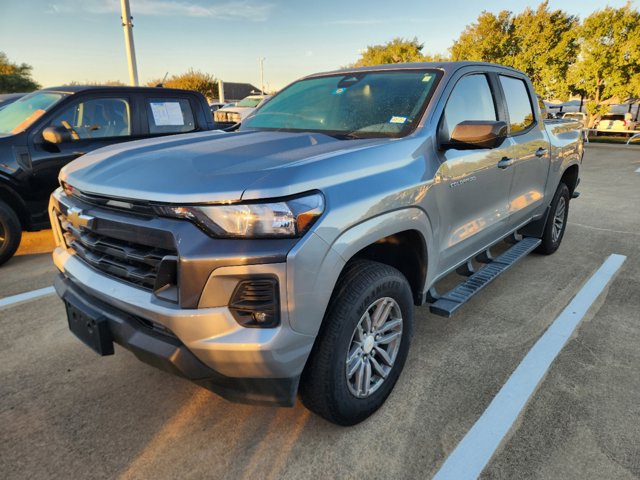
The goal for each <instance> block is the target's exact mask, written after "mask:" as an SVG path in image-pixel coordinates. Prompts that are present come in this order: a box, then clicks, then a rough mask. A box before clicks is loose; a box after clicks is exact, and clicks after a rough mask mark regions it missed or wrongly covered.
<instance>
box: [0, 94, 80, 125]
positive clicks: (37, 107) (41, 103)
mask: <svg viewBox="0 0 640 480" xmlns="http://www.w3.org/2000/svg"><path fill="white" fill-rule="evenodd" d="M66 96H67V94H65V93H57V92H34V93H31V94H29V95H26V96H24V97H22V98H21V99H19V100H16V101H15V102H13V103H12V104H10V105H7V106H6V107H5V108H3V109H2V110H0V135H11V134H16V133H20V132H23V131H24V130H26V129H27V128H29V126H30V125H31V124H32V123H33V122H35V121H36V120H37V119H39V118H40V117H41V116H42V115H44V114H45V113H46V112H47V111H48V110H49V109H51V107H53V106H54V105H55V104H56V103H58V102H59V101H60V100H62V99H63V98H64V97H66Z"/></svg>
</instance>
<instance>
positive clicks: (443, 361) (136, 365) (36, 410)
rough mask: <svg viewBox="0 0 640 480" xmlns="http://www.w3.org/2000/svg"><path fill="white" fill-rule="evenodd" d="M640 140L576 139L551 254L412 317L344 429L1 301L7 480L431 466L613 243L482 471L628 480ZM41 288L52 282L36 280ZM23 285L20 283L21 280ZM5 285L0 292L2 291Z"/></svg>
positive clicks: (295, 474)
mask: <svg viewBox="0 0 640 480" xmlns="http://www.w3.org/2000/svg"><path fill="white" fill-rule="evenodd" d="M638 167H640V150H638V149H634V148H633V147H630V148H626V149H625V148H623V147H613V148H612V147H604V146H595V145H593V146H589V147H588V150H587V154H586V156H585V160H584V168H583V173H582V184H581V185H580V187H579V190H580V191H581V192H582V196H581V197H580V198H579V199H578V200H576V201H574V202H572V203H571V211H570V214H569V215H570V216H569V220H570V223H569V228H568V229H567V232H566V235H565V238H564V241H563V244H562V246H561V248H560V250H559V251H558V252H557V253H556V254H555V255H553V256H550V257H543V256H538V255H530V256H529V257H528V258H526V259H524V260H523V261H522V262H521V263H519V264H518V265H516V266H514V267H513V269H512V270H510V271H509V272H507V273H506V274H504V275H503V276H501V277H500V278H498V279H497V280H496V281H495V282H494V283H492V284H491V285H489V286H488V287H487V288H486V289H485V290H484V291H483V292H482V293H480V294H479V295H478V296H477V297H476V298H474V299H473V300H471V301H470V302H469V303H468V305H466V306H465V307H463V308H462V309H461V311H460V312H459V313H457V314H456V316H454V317H453V318H452V319H444V318H440V317H436V316H433V315H430V314H429V313H428V309H427V308H420V309H418V310H417V314H416V328H415V333H414V339H413V344H412V349H411V352H410V354H409V359H408V361H407V364H406V366H405V370H404V372H403V374H402V376H401V378H400V380H399V382H398V384H397V386H396V388H395V390H394V392H393V393H392V395H391V396H390V397H389V399H388V401H387V402H386V404H385V405H384V406H383V407H382V409H381V410H380V411H379V412H378V413H377V414H375V415H374V416H373V417H371V418H370V419H368V420H366V421H365V422H363V423H362V424H360V425H357V426H355V427H351V428H341V427H336V426H334V425H331V424H328V423H327V422H325V421H323V420H321V419H319V418H317V417H315V416H313V415H311V414H309V413H308V412H307V411H306V410H305V409H304V408H303V407H302V406H301V405H299V404H298V405H296V406H295V407H294V408H292V409H270V408H265V407H252V406H246V405H236V404H232V403H229V402H226V401H225V400H222V399H220V398H218V397H216V396H215V395H214V394H212V393H209V392H208V391H206V390H203V389H200V388H199V387H196V386H194V385H192V384H190V383H189V382H186V381H184V380H182V379H179V378H176V377H173V376H171V375H169V374H165V373H163V372H160V371H158V370H155V369H153V368H152V367H149V366H146V365H144V364H142V363H140V362H139V361H138V360H136V359H135V357H134V356H133V355H132V354H130V353H129V352H127V351H125V350H123V349H121V348H118V347H116V355H114V356H110V357H104V358H100V357H98V356H96V355H95V354H94V353H92V352H91V351H90V350H89V349H88V348H86V347H85V346H84V345H83V344H81V343H80V342H79V341H78V340H76V339H75V338H74V337H73V336H72V334H71V333H69V332H68V329H67V326H66V320H65V317H64V308H63V306H62V304H61V303H60V301H59V300H58V299H57V298H56V297H55V296H47V297H42V298H39V299H37V300H33V301H30V302H26V303H20V304H16V305H13V306H10V307H7V308H4V309H2V310H0V328H1V329H2V332H3V335H2V336H0V378H1V379H2V381H1V385H2V387H1V388H0V471H1V472H3V476H4V477H5V478H45V477H62V478H64V477H74V478H112V477H122V478H149V477H151V478H154V477H155V478H175V477H178V476H180V477H190V478H193V477H206V478H234V479H235V478H296V479H299V478H317V477H324V478H356V477H359V478H362V477H366V478H372V479H376V478H394V479H396V478H429V477H431V476H433V475H434V474H435V473H436V472H437V471H438V469H439V468H440V466H441V465H442V464H443V462H444V461H445V459H446V457H447V456H448V454H449V453H450V452H451V451H452V450H453V449H454V448H455V447H456V445H457V444H458V443H459V442H460V440H461V439H462V438H463V437H464V435H465V434H466V432H467V431H468V430H469V429H470V428H471V427H472V426H473V424H474V423H475V422H476V420H477V419H478V418H479V417H480V416H481V415H482V413H483V412H484V410H485V409H486V408H487V406H488V405H489V403H490V402H491V400H492V399H493V398H494V396H495V395H496V393H497V392H498V391H499V390H500V388H501V387H502V385H503V384H504V383H505V381H506V379H507V378H508V377H509V375H510V374H511V373H512V372H513V370H514V369H515V368H516V367H517V365H518V364H519V363H520V361H521V360H522V358H523V357H524V355H525V354H526V352H527V351H528V350H529V349H530V348H531V346H532V345H533V344H534V343H535V342H536V340H537V339H538V338H539V337H540V336H541V335H542V334H543V333H544V332H545V330H546V329H547V327H548V326H549V325H550V324H551V323H552V322H553V321H554V319H555V318H556V317H557V316H558V314H559V313H560V312H561V311H562V310H563V309H564V308H565V307H566V306H567V304H568V303H569V302H570V300H571V299H572V297H573V296H574V295H575V293H576V292H577V291H578V290H579V289H580V288H581V286H582V285H583V283H584V282H585V281H586V280H587V279H588V278H589V277H590V276H591V275H592V274H593V272H594V271H595V270H597V269H598V267H599V266H600V265H601V264H602V262H603V261H604V260H605V259H606V258H607V257H608V256H609V254H611V253H618V254H622V255H626V256H627V260H626V262H625V263H624V265H623V266H622V269H621V270H620V272H619V274H618V275H617V276H616V277H615V279H614V280H613V282H612V283H611V284H610V285H609V287H608V289H607V290H606V291H605V292H604V293H603V295H601V296H600V297H599V298H598V300H597V301H596V303H595V304H594V306H593V307H592V308H591V310H590V311H589V313H588V314H587V317H586V318H585V319H584V320H583V322H582V323H581V325H580V326H579V327H578V329H577V331H576V332H575V334H574V335H573V337H572V338H571V339H570V341H569V343H568V344H567V345H566V347H565V348H564V349H563V350H562V351H561V353H560V355H559V356H558V358H557V359H556V361H555V362H554V363H553V364H552V366H551V368H550V370H549V372H548V374H547V375H546V377H545V378H544V380H543V381H542V383H541V384H540V386H539V388H538V390H537V391H536V392H535V393H534V395H533V397H532V398H531V400H530V401H529V403H528V404H527V406H526V408H525V410H524V411H523V412H522V414H521V415H520V417H519V421H518V422H517V423H516V424H515V425H514V427H513V428H512V429H511V431H510V432H509V434H508V436H507V437H506V438H505V440H504V442H503V443H502V444H501V446H500V447H499V449H498V451H497V452H496V454H495V455H494V457H493V459H492V460H491V462H490V463H489V464H488V466H487V467H486V468H485V470H484V472H483V474H482V477H483V478H541V479H547V478H563V479H565V478H566V479H571V478H576V479H578V478H580V479H583V478H616V479H617V478H637V477H638V476H640V452H639V447H638V445H640V421H638V419H639V418H640V407H639V405H640V403H639V402H638V398H640V368H639V365H640V351H639V350H638V348H637V346H638V344H640V314H639V313H638V312H640V298H639V296H638V291H640V247H639V245H640V229H639V228H638V227H639V226H640V209H639V208H638V206H639V205H640V188H639V187H640V175H639V174H637V173H635V170H636V169H637V168H638ZM52 272H53V268H52V267H51V266H50V261H49V259H48V257H47V256H38V255H33V256H29V257H28V258H27V259H26V260H25V259H21V258H20V257H18V258H15V259H13V260H11V261H10V262H9V263H8V264H7V265H6V266H5V267H2V269H0V297H2V296H7V295H9V294H13V293H20V292H21V291H27V290H31V289H34V288H38V287H40V286H46V285H47V281H46V279H47V278H48V279H49V280H48V281H49V282H50V277H48V275H49V274H50V273H52ZM49 284H50V283H49ZM21 289H22V290H21ZM6 292H12V293H6Z"/></svg>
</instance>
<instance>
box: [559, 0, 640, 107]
mask: <svg viewBox="0 0 640 480" xmlns="http://www.w3.org/2000/svg"><path fill="white" fill-rule="evenodd" d="M578 36H579V42H580V53H579V56H578V58H579V61H578V62H576V63H575V64H574V65H573V66H572V67H571V69H570V72H569V80H570V82H571V84H572V85H573V87H574V90H581V91H583V92H584V93H586V95H587V96H588V97H589V98H593V99H594V100H595V102H596V103H599V102H600V101H601V100H602V99H605V98H611V97H613V96H618V97H619V99H620V100H625V99H627V98H632V99H637V98H640V78H639V77H640V13H639V12H638V11H637V10H634V9H632V8H631V4H630V3H627V5H626V6H624V7H622V8H612V7H606V8H604V9H602V10H598V11H596V12H594V13H592V14H591V15H589V16H588V17H587V18H585V19H584V22H583V23H582V25H581V26H580V28H579V29H578Z"/></svg>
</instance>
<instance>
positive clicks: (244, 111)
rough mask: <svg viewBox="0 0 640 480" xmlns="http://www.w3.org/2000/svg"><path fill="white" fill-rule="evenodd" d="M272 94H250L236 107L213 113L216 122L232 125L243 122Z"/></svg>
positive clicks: (222, 124)
mask: <svg viewBox="0 0 640 480" xmlns="http://www.w3.org/2000/svg"><path fill="white" fill-rule="evenodd" d="M269 98H271V95H249V96H248V97H245V98H243V99H242V100H240V101H239V102H238V103H237V104H236V105H235V106H234V107H224V108H221V109H219V110H217V111H216V112H215V113H214V114H213V118H214V120H215V121H216V123H218V124H221V126H231V125H235V124H236V123H240V122H242V121H243V120H244V119H245V118H247V117H248V116H249V115H250V114H251V113H252V112H253V111H254V110H255V109H256V108H258V107H259V106H260V105H262V104H263V103H264V102H266V101H267V100H268V99H269Z"/></svg>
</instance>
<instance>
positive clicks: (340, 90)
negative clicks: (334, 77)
mask: <svg viewBox="0 0 640 480" xmlns="http://www.w3.org/2000/svg"><path fill="white" fill-rule="evenodd" d="M346 91H347V89H346V87H343V88H336V89H335V90H334V91H333V94H334V95H342V94H343V93H344V92H346Z"/></svg>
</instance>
